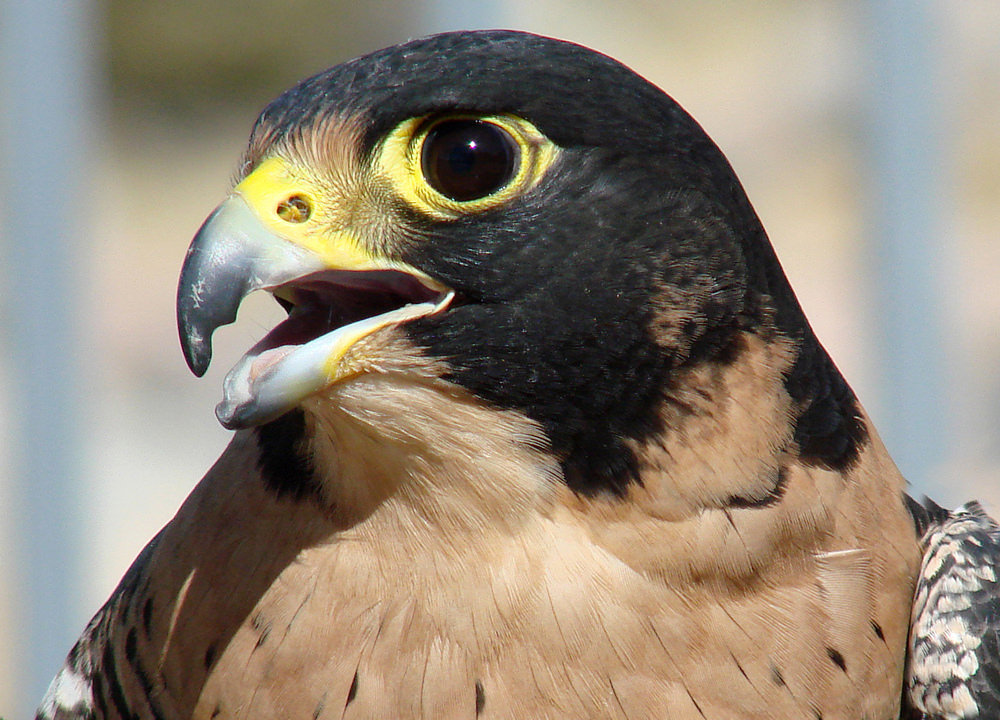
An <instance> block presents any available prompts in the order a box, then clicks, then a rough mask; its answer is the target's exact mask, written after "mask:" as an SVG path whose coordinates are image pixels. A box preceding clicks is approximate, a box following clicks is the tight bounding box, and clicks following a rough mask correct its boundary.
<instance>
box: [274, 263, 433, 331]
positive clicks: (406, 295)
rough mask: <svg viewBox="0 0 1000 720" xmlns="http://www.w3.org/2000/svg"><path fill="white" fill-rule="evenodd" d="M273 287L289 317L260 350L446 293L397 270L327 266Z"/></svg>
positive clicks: (276, 328) (429, 300)
mask: <svg viewBox="0 0 1000 720" xmlns="http://www.w3.org/2000/svg"><path fill="white" fill-rule="evenodd" d="M271 292H272V293H273V294H274V297H275V299H276V300H277V301H278V302H279V303H280V304H281V306H282V307H283V308H285V310H286V312H288V318H287V319H286V320H284V321H282V322H281V323H280V324H279V325H278V326H277V327H275V328H274V329H273V330H271V332H269V333H268V334H267V336H266V337H265V338H264V339H263V340H262V341H261V342H260V343H259V344H258V346H257V349H258V350H260V351H266V350H271V349H274V348H279V347H286V346H294V345H304V344H305V343H307V342H309V341H310V340H315V339H316V338H318V337H321V336H323V335H326V334H327V333H330V332H333V331H334V330H336V329H337V328H340V327H344V326H345V325H350V324H351V323H354V322H357V321H359V320H364V319H366V318H370V317H376V316H378V315H383V314H385V313H387V312H390V311H392V310H396V309H397V308H401V307H404V306H406V305H413V304H417V303H426V302H430V303H434V302H437V301H438V300H439V299H440V298H441V297H442V295H443V294H444V291H443V290H435V289H432V288H431V287H428V285H426V284H424V283H423V282H421V281H420V279H418V278H416V277H414V276H413V275H409V274H407V273H404V272H399V271H396V270H373V271H342V270H327V271H324V272H319V273H313V274H311V275H307V276H305V277H303V278H299V279H297V280H294V281H292V282H290V283H288V284H286V285H282V286H280V287H277V288H274V289H272V290H271Z"/></svg>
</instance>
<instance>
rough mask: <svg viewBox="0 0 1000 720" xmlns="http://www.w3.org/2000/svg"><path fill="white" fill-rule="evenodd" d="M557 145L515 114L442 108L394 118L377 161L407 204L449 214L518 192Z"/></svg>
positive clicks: (449, 216)
mask: <svg viewBox="0 0 1000 720" xmlns="http://www.w3.org/2000/svg"><path fill="white" fill-rule="evenodd" d="M557 151H558V148H557V147H556V146H555V145H554V144H553V143H552V142H551V141H550V140H549V139H548V138H546V137H545V136H544V135H542V133H541V132H539V131H538V129H537V128H535V126H534V125H532V124H531V123H529V122H527V121H526V120H523V119H521V118H518V117H514V116H511V115H475V114H470V113H450V114H443V115H434V116H430V117H420V118H411V119H410V120H406V121H404V122H403V123H401V124H400V125H398V126H397V127H396V128H395V129H394V130H393V131H392V132H391V133H389V135H388V136H387V137H386V139H385V141H383V143H382V144H381V145H380V146H379V148H378V151H377V165H378V167H379V169H380V170H381V173H382V174H383V175H384V176H385V177H387V178H388V180H389V183H390V184H391V185H392V186H393V188H394V189H395V190H396V192H397V193H398V194H399V195H401V196H402V198H403V199H404V200H406V202H407V203H408V204H409V205H411V206H412V207H414V208H415V209H416V210H418V211H420V212H422V213H424V214H426V215H429V216H431V217H433V218H435V219H438V220H449V219H454V218H457V217H460V216H462V215H467V214H469V213H478V212H483V211H485V210H489V209H491V208H494V207H497V206H498V205H500V204H502V203H504V202H506V201H507V200H509V199H510V198H512V197H514V196H516V195H519V194H522V193H524V192H526V191H527V190H528V189H530V188H531V187H533V186H534V185H535V184H536V183H537V182H538V180H539V179H541V177H542V175H543V174H544V173H545V171H546V170H547V169H548V168H549V166H550V165H551V164H552V162H553V160H554V159H555V156H556V154H557Z"/></svg>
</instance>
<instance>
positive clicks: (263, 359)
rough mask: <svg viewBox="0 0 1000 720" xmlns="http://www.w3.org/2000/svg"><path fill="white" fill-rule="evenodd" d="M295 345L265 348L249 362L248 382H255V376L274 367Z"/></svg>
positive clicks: (257, 376)
mask: <svg viewBox="0 0 1000 720" xmlns="http://www.w3.org/2000/svg"><path fill="white" fill-rule="evenodd" d="M296 347H298V346H297V345H282V346H281V347H276V348H271V349H270V350H265V351H264V352H262V353H261V354H260V355H258V356H257V357H256V358H254V361H253V362H252V363H251V364H250V372H249V379H250V382H255V381H256V380H257V378H259V377H260V376H261V375H263V374H264V373H265V372H267V371H268V369H270V368H272V367H274V366H275V365H277V364H278V363H279V362H281V361H282V360H284V359H285V358H286V357H287V356H288V355H290V354H291V353H292V351H293V350H295V348H296Z"/></svg>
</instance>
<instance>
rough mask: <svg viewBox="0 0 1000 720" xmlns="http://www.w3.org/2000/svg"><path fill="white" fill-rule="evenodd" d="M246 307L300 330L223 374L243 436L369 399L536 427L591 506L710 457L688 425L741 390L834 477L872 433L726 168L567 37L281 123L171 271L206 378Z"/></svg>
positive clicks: (367, 60)
mask: <svg viewBox="0 0 1000 720" xmlns="http://www.w3.org/2000/svg"><path fill="white" fill-rule="evenodd" d="M255 290H265V291H267V292H269V293H271V294H272V295H273V296H274V297H275V299H276V300H277V301H278V302H279V303H281V305H282V306H283V307H284V308H285V309H286V310H287V311H288V318H287V319H286V320H284V321H283V322H281V323H280V324H279V325H278V326H277V327H275V328H274V329H273V330H271V331H270V332H269V333H268V334H267V335H266V337H264V338H263V339H262V340H261V341H260V342H259V343H257V344H256V345H255V346H254V347H253V348H251V349H250V350H249V352H247V354H246V355H244V356H243V358H242V359H241V360H239V361H238V362H237V364H236V365H235V367H233V369H232V370H231V371H230V373H229V375H228V376H227V378H226V380H225V387H224V396H223V400H222V402H221V403H220V404H219V406H218V409H217V414H218V417H219V419H220V421H221V422H222V424H223V425H225V426H226V427H228V428H236V429H241V428H251V427H257V428H259V429H260V431H262V432H267V428H272V429H273V428H274V427H276V425H275V423H276V422H279V423H280V422H281V421H282V419H285V420H287V418H289V417H301V415H302V412H303V408H304V409H305V413H306V415H308V416H312V415H317V414H322V413H324V412H327V411H329V412H336V411H337V408H338V406H342V405H343V403H344V400H343V398H344V397H346V395H345V393H348V392H349V391H350V389H351V388H352V387H353V388H355V389H356V388H358V387H362V386H364V387H369V388H370V387H372V383H374V382H377V383H381V385H380V387H381V388H382V389H381V390H380V392H383V391H384V392H386V393H392V392H393V391H394V390H393V388H397V389H402V388H405V387H413V386H415V385H421V386H427V387H433V388H434V389H435V390H434V391H435V392H438V393H439V394H440V395H441V397H442V398H445V399H449V398H450V399H452V400H454V402H459V401H461V402H467V401H469V399H470V398H471V401H473V402H475V403H479V404H481V405H482V406H484V407H487V408H492V409H495V410H497V411H502V412H503V413H507V414H508V415H509V414H513V415H515V416H517V417H520V418H523V419H525V421H526V422H527V423H528V424H530V426H532V427H534V428H537V430H538V433H537V437H536V438H535V439H534V440H533V442H535V443H536V444H540V445H541V446H543V448H544V451H545V452H547V453H550V454H551V456H552V457H553V458H554V459H555V463H556V465H557V466H558V468H559V471H560V472H561V474H562V476H563V478H564V479H565V481H566V483H567V484H568V485H569V487H570V488H571V489H572V490H574V491H575V492H576V493H577V494H578V495H582V496H593V495H604V494H607V493H610V494H611V495H613V496H621V495H623V494H625V493H627V492H628V490H629V488H630V487H631V486H634V485H641V483H642V481H643V472H644V467H645V465H646V464H648V462H650V461H649V460H648V458H647V457H646V454H644V450H643V448H646V447H649V446H650V445H651V444H654V445H656V444H659V445H662V444H663V443H664V442H665V441H666V440H665V439H667V438H673V441H676V442H679V443H681V444H682V445H690V444H691V443H694V442H696V440H697V438H696V437H695V435H697V432H696V431H695V430H693V429H692V428H694V427H695V426H694V425H690V421H691V419H692V418H702V420H704V418H705V417H708V416H710V415H712V414H713V413H724V412H727V410H726V409H725V408H724V407H723V405H722V404H723V403H724V402H726V401H725V397H724V395H727V394H728V395H729V396H732V394H733V392H734V391H733V387H732V386H733V385H734V383H736V384H738V383H744V384H747V383H749V385H747V387H748V388H750V389H749V390H748V393H750V397H751V400H750V401H748V402H757V401H755V400H753V398H754V397H758V396H760V398H761V399H760V403H761V404H760V407H759V412H760V413H761V414H762V415H761V417H760V418H759V421H760V422H761V424H763V425H767V424H768V423H772V424H773V425H774V427H775V428H776V429H775V430H774V432H773V433H771V434H770V435H768V437H767V438H766V441H765V444H768V445H769V446H774V447H773V448H772V449H774V448H779V449H794V450H795V451H797V452H800V453H802V454H803V455H804V456H805V457H807V458H808V459H811V460H813V461H815V462H817V463H821V464H826V465H837V464H842V463H845V462H849V461H850V459H851V458H852V457H853V453H854V452H855V450H856V446H857V444H858V443H859V442H860V439H861V430H860V429H859V427H858V421H857V411H856V408H855V405H854V398H853V395H851V393H850V390H849V389H848V388H847V386H846V385H845V384H844V383H843V381H842V380H841V379H840V376H839V374H838V373H837V371H836V369H835V368H834V367H833V366H832V364H831V363H830V362H829V359H828V358H827V356H826V354H825V352H824V351H823V350H822V348H820V346H819V345H818V343H816V341H815V339H814V338H813V336H812V333H811V331H810V330H809V326H808V324H807V323H806V321H805V319H804V317H803V315H802V313H801V310H800V309H799V306H798V304H797V302H796V300H795V298H794V295H793V293H792V291H791V289H790V288H789V286H788V283H787V281H786V280H785V277H784V275H783V273H782V271H781V269H780V267H779V265H778V263H777V260H776V258H775V256H774V253H773V251H772V249H771V247H770V245H769V243H768V240H767V238H766V235H765V233H764V230H763V228H762V226H761V224H760V222H759V221H758V219H757V217H756V215H755V213H754V211H753V209H752V207H751V205H750V203H749V202H748V200H747V198H746V196H745V194H744V192H743V189H742V187H741V185H740V183H739V181H738V180H737V178H736V176H735V174H734V172H733V170H732V169H731V167H730V166H729V164H728V162H727V161H726V159H725V157H724V156H723V154H722V153H721V152H720V150H719V149H718V148H717V147H716V146H715V144H714V143H713V142H712V141H711V140H710V139H709V137H708V136H707V135H706V134H705V132H704V131H703V130H702V129H701V128H700V127H699V125H698V124H697V123H696V122H695V121H694V120H693V119H692V118H691V117H690V116H689V115H688V114H687V113H686V112H685V111H684V110H683V109H682V108H681V107H680V106H679V105H678V104H677V103H676V102H674V101H673V100H672V99H671V98H670V97H668V96H667V95H666V94H664V93H663V92H662V91H661V90H659V89H658V88H656V87H655V86H653V85H652V84H650V83H649V82H647V81H645V80H644V79H642V78H641V77H639V76H638V75H636V74H635V73H633V72H632V71H631V70H629V69H628V68H626V67H624V66H623V65H621V64H619V63H618V62H616V61H614V60H612V59H610V58H608V57H606V56H604V55H601V54H599V53H596V52H593V51H591V50H588V49H586V48H583V47H580V46H578V45H574V44H571V43H567V42H561V41H557V40H553V39H548V38H543V37H538V36H534V35H530V34H524V33H515V32H501V31H484V32H460V33H448V34H443V35H437V36H433V37H430V38H426V39H421V40H415V41H412V42H409V43H406V44H403V45H398V46H395V47H390V48H387V49H384V50H380V51H378V52H375V53H372V54H370V55H367V56H364V57H361V58H358V59H356V60H352V61H350V62H347V63H344V64H342V65H339V66H337V67H334V68H332V69H330V70H327V71H325V72H322V73H320V74H318V75H316V76H314V77H311V78H309V79H307V80H305V81H303V82H302V83H301V84H299V85H298V86H296V87H294V88H292V89H291V90H289V91H288V92H286V93H285V94H283V95H282V96H281V97H279V98H278V99H277V100H275V101H274V102H273V103H271V104H270V105H269V106H268V107H267V108H266V109H265V110H264V111H263V112H262V113H261V115H260V117H259V118H258V120H257V122H256V124H255V127H254V129H253V132H252V136H251V138H250V143H249V148H248V150H247V152H246V155H245V158H244V161H243V164H242V170H241V172H240V177H239V179H238V182H237V184H236V186H235V188H234V189H233V190H232V193H231V195H230V196H229V197H228V199H226V200H225V201H224V202H223V203H222V204H221V205H220V206H219V207H218V208H217V209H216V210H215V212H214V213H213V214H212V215H211V216H210V217H209V218H208V220H207V221H206V222H205V224H204V225H203V226H202V228H201V229H200V230H199V232H198V234H197V236H196V237H195V239H194V241H193V242H192V244H191V247H190V249H189V251H188V255H187V258H186V260H185V263H184V268H183V270H182V273H181V279H180V286H179V289H178V297H177V308H178V321H179V328H180V337H181V344H182V346H183V349H184V353H185V357H186V359H187V362H188V365H189V366H190V368H191V369H192V371H193V372H194V373H195V374H197V375H201V374H202V373H204V372H205V370H206V368H207V367H208V364H209V362H210V359H211V336H212V332H213V331H214V330H215V329H216V328H217V327H219V326H220V325H223V324H226V323H230V322H233V321H234V319H235V317H236V312H237V309H238V307H239V305H240V303H241V301H242V299H243V298H244V297H245V296H246V295H247V294H249V293H251V292H253V291H255ZM762 348H763V350H762ZM768 348H770V349H771V351H767V352H765V351H766V350H767V349H768ZM762 353H763V354H762ZM741 363H742V364H744V365H745V366H746V367H749V368H750V369H749V370H745V371H741V372H742V374H741V375H740V376H739V377H743V376H744V375H745V376H746V377H748V378H751V380H746V381H744V380H740V379H739V378H737V377H736V376H734V375H732V372H735V371H734V370H733V368H736V367H737V366H739V365H740V364H741ZM748 363H749V365H747V364H748ZM754 363H756V365H754ZM751 366H752V367H751ZM754 368H757V369H756V370H754ZM755 373H756V374H755ZM727 378H728V379H727ZM752 378H758V380H760V384H761V387H762V388H765V389H766V392H764V390H760V392H758V390H756V389H754V388H755V387H756V386H753V387H751V386H752V385H753V382H757V381H756V380H752ZM365 383H368V384H367V385H365ZM772 385H773V387H772ZM765 396H766V397H765ZM772 396H773V397H772ZM769 398H770V399H769ZM772 400H773V402H772ZM441 407H443V408H447V407H448V406H447V404H446V403H445V404H442V406H441ZM341 409H342V408H341ZM350 412H353V413H354V414H355V415H358V413H357V412H355V411H350ZM399 412H401V413H405V408H401V409H399ZM443 412H444V413H447V410H446V409H445V410H444V411H443ZM748 412H749V414H750V415H751V416H754V414H755V413H756V412H757V410H755V408H753V407H750V408H749V409H748ZM768 414H771V415H772V416H773V417H768ZM366 421H367V422H375V421H373V420H371V418H368V419H367V420H366ZM699 422H700V421H699ZM300 424H301V423H300ZM375 424H377V422H376V423H375ZM786 426H787V427H788V428H790V429H789V430H787V431H785V430H783V429H779V428H784V427H786ZM699 427H700V426H699ZM470 430H471V431H472V432H476V431H478V430H479V428H471V429H470ZM314 431H315V429H314ZM484 431H485V430H484ZM428 432H429V431H428ZM657 462H662V461H657Z"/></svg>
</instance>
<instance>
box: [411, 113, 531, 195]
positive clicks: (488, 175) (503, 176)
mask: <svg viewBox="0 0 1000 720" xmlns="http://www.w3.org/2000/svg"><path fill="white" fill-rule="evenodd" d="M517 161H518V148H517V144H516V143H515V142H514V139H513V138H512V137H511V136H510V134H509V133H508V132H507V131H506V130H504V129H503V128H501V127H499V126H497V125H494V124H492V123H488V122H483V121H482V120H465V119H455V120H445V121H443V122H440V123H438V124H437V125H435V126H434V127H433V128H432V129H431V131H430V132H428V133H427V137H426V138H424V145H423V149H422V151H421V158H420V162H421V165H422V167H423V171H424V177H425V178H427V182H428V183H430V186H431V187H432V188H434V189H435V190H437V191H438V192H439V193H441V194H442V195H444V196H445V197H447V198H451V199H452V200H457V201H459V202H464V201H467V200H478V199H479V198H483V197H486V196H487V195H492V194H493V193H495V192H496V191H497V190H499V189H501V188H502V187H504V186H505V185H506V184H507V183H509V182H510V180H511V178H512V177H514V175H515V173H516V171H517Z"/></svg>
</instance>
